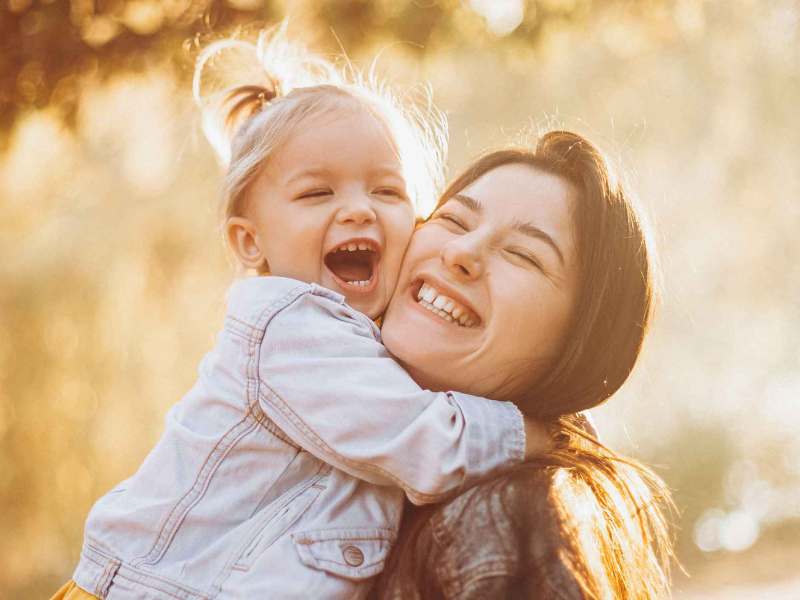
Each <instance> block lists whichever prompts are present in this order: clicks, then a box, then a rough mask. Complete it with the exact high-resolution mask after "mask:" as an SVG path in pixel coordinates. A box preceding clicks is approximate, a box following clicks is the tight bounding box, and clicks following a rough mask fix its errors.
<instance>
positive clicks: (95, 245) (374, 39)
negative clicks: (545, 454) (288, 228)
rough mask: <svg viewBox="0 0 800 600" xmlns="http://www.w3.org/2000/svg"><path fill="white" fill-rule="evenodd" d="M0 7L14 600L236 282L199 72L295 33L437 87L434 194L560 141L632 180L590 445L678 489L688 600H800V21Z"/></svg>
mask: <svg viewBox="0 0 800 600" xmlns="http://www.w3.org/2000/svg"><path fill="white" fill-rule="evenodd" d="M0 2H1V4H0V50H1V51H0V257H2V260H0V448H2V454H0V507H1V508H0V530H2V531H3V533H4V534H3V535H2V536H0V589H3V590H4V591H3V594H2V595H3V596H5V597H8V598H46V597H48V595H49V594H50V593H52V592H53V591H54V590H55V589H56V588H57V587H58V585H60V583H61V582H62V581H63V580H65V579H67V578H68V577H69V575H70V573H71V569H72V568H73V566H74V564H75V562H76V560H77V556H78V552H79V548H80V541H81V533H82V526H83V520H84V518H85V515H86V513H87V511H88V509H89V507H90V506H91V504H92V502H93V501H94V500H95V499H96V498H97V497H98V496H100V495H101V494H102V493H104V492H105V491H107V490H108V489H110V488H111V487H112V486H113V485H114V484H115V483H116V482H117V481H119V480H120V479H122V478H124V477H126V476H128V475H129V474H130V473H131V472H132V471H133V470H134V469H135V468H136V467H137V466H138V464H139V463H140V461H141V460H142V458H143V456H144V455H145V453H146V452H147V451H148V450H149V448H150V447H151V445H152V444H153V443H154V441H155V440H156V439H157V437H158V435H159V433H160V431H161V427H162V419H163V416H164V413H165V412H166V410H167V408H168V407H169V406H170V405H171V404H172V403H173V402H175V401H176V400H177V399H178V398H179V397H180V396H181V395H182V394H183V392H185V391H186V389H188V387H189V386H190V385H191V383H192V381H193V380H194V377H195V368H196V365H197V362H198V360H199V359H200V357H201V356H202V355H203V353H204V352H205V351H207V350H208V349H209V348H210V346H211V344H212V341H213V335H214V333H215V331H216V330H217V328H218V327H219V325H220V322H221V314H222V310H223V304H222V303H223V297H224V291H225V289H226V287H227V286H228V284H229V283H230V281H231V278H232V269H231V267H230V265H229V263H228V261H227V258H226V254H225V252H224V249H223V246H222V242H221V239H220V237H219V234H218V230H217V209H216V206H217V205H216V202H217V190H218V187H219V181H220V177H219V176H220V173H219V170H218V168H217V166H216V164H215V162H214V160H213V157H212V154H211V151H210V149H209V147H208V146H207V144H206V143H205V141H204V139H203V138H202V135H201V133H200V129H199V121H198V115H197V113H196V110H195V109H194V107H193V104H192V102H191V97H190V85H189V78H190V76H191V71H192V63H193V60H194V58H195V57H196V55H197V43H198V42H203V41H204V40H208V39H213V38H214V37H215V36H217V35H220V34H222V33H225V32H226V31H230V28H231V27H234V26H236V25H237V24H246V29H253V25H252V23H253V22H254V21H259V22H262V23H263V22H268V23H269V22H274V21H275V20H277V19H280V18H282V17H283V16H285V15H287V14H289V15H291V17H292V21H291V29H292V30H294V31H295V32H296V34H297V35H298V36H299V37H300V38H302V39H304V40H305V41H306V42H307V43H308V44H309V45H310V46H311V47H313V48H315V49H317V50H319V51H322V52H326V53H334V52H337V51H338V50H339V49H340V45H341V47H343V48H344V49H345V50H346V51H347V53H348V54H349V55H350V57H351V58H352V60H353V61H354V62H355V63H357V64H360V65H368V64H369V62H370V61H371V59H372V58H373V57H374V56H375V55H376V53H378V52H381V53H382V54H381V58H380V60H379V62H378V71H379V72H380V73H382V74H383V75H385V76H387V77H389V78H390V79H391V80H393V81H394V82H395V83H396V84H398V85H400V86H411V85H414V84H416V83H418V82H421V81H428V82H430V84H431V86H432V89H433V92H434V100H435V102H436V103H437V104H438V105H439V106H440V107H441V108H442V109H443V110H445V111H446V112H447V114H448V117H449V121H450V131H451V135H450V148H451V151H450V167H451V170H450V173H451V175H453V174H455V173H457V172H458V170H459V169H460V168H461V167H462V166H464V165H465V164H466V163H467V162H468V161H469V160H470V158H472V157H474V156H475V155H477V154H478V153H480V152H481V151H482V150H484V149H486V148H488V147H496V146H499V145H502V144H504V143H506V142H508V141H518V140H519V139H521V138H520V137H519V132H520V131H524V130H528V131H530V130H532V129H534V130H535V128H536V127H545V128H546V127H549V126H564V127H567V128H573V129H576V130H578V131H580V132H582V133H584V134H586V135H588V136H589V137H590V138H591V139H593V140H595V141H596V142H597V143H598V144H599V145H600V146H602V147H604V148H605V149H606V150H607V151H609V152H610V154H611V155H612V156H613V157H614V159H615V160H616V161H617V162H618V163H620V164H621V165H622V166H623V168H624V170H625V172H626V173H627V175H628V179H629V180H630V182H631V184H632V186H633V188H634V189H635V190H636V191H637V192H638V195H639V196H640V197H641V200H642V203H643V205H644V206H645V207H646V208H647V210H648V212H649V214H650V217H651V220H652V221H653V223H654V225H655V230H656V237H657V240H658V245H659V248H660V254H661V262H662V267H663V272H664V275H663V288H664V289H663V292H664V293H663V301H662V304H661V307H660V310H659V315H658V318H657V321H656V325H655V328H654V331H653V333H652V335H651V337H650V339H649V343H648V345H647V349H646V352H645V355H644V357H643V359H642V360H641V361H640V364H639V367H638V368H637V370H636V372H635V375H634V376H633V378H632V379H631V381H630V382H629V383H628V384H627V385H626V386H625V387H624V388H623V390H622V391H621V392H620V393H618V394H617V395H616V396H615V397H613V398H612V399H611V400H610V401H609V402H608V403H607V404H606V405H605V406H604V407H602V408H601V409H599V410H598V411H597V413H598V420H599V422H600V426H601V430H602V433H603V435H604V437H605V439H606V440H607V441H608V443H609V444H610V445H612V446H614V447H615V448H618V449H620V450H622V451H624V452H627V453H629V454H632V455H634V456H636V457H638V458H641V459H643V460H645V461H647V462H649V463H650V464H653V465H655V466H656V468H657V470H658V471H659V473H661V475H662V476H663V477H664V478H665V479H666V480H667V481H668V482H669V484H670V485H671V487H672V488H673V489H674V492H675V499H676V502H677V504H678V507H679V509H680V514H679V516H678V517H677V524H678V529H677V535H678V553H679V557H680V560H681V561H682V564H683V566H684V568H685V570H686V571H687V573H686V574H684V573H680V572H678V573H677V575H676V578H675V586H674V587H675V596H676V597H677V598H684V599H691V600H695V599H700V598H703V599H705V598H720V599H722V598H724V599H726V600H728V599H733V600H737V599H744V598H747V599H751V598H752V599H762V598H787V599H788V598H800V579H798V571H797V564H798V562H800V437H799V436H798V429H800V358H799V356H800V354H799V353H798V347H800V261H799V260H798V259H799V258H800V235H798V230H799V228H800V119H798V116H797V113H798V107H800V0H764V1H756V0H639V1H634V0H625V1H624V0H606V1H600V0H494V1H492V0H464V1H461V2H459V1H457V0H413V1H412V0H375V1H365V0H353V1H343V0H342V1H335V0H321V1H316V2H312V1H305V2H303V1H297V2H288V1H287V2H277V1H273V2H269V1H266V2H265V1H261V0H227V1H219V0H214V1H209V0H165V1H163V2H156V1H154V0H107V1H103V0H98V1H93V0H71V1H67V0H0ZM6 594H7V595H6Z"/></svg>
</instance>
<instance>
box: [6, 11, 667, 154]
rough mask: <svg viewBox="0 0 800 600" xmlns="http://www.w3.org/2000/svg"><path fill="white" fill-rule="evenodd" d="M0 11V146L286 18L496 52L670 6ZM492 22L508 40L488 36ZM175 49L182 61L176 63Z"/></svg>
mask: <svg viewBox="0 0 800 600" xmlns="http://www.w3.org/2000/svg"><path fill="white" fill-rule="evenodd" d="M0 2H3V4H2V5H1V6H0V40H1V41H0V139H7V138H8V135H7V134H8V132H9V130H10V129H11V127H12V126H13V124H14V122H15V121H16V119H17V118H18V117H19V115H20V114H22V113H23V112H25V111H26V110H28V109H31V108H43V107H45V106H54V107H57V108H58V110H59V111H60V112H61V114H62V116H63V119H64V121H65V122H66V123H67V124H71V123H72V121H73V120H74V116H75V110H76V107H77V103H78V101H79V95H80V82H81V78H83V77H85V76H99V77H107V76H108V75H110V74H112V73H117V72H120V71H142V70H144V69H146V68H147V66H148V65H151V64H152V63H153V62H155V61H157V60H163V59H164V58H165V57H173V58H175V62H176V71H177V72H178V73H182V74H186V73H188V72H190V70H191V69H190V68H188V67H187V65H188V59H189V58H190V57H191V52H190V50H191V48H192V45H193V40H198V39H202V38H203V37H204V36H211V35H214V34H215V33H217V32H222V31H228V30H230V29H231V28H233V27H235V26H237V25H247V24H249V23H253V22H260V23H270V22H275V21H276V20H278V19H280V18H282V17H283V15H284V14H287V13H288V14H296V13H299V14H301V15H303V18H304V19H307V21H308V23H310V24H311V26H316V27H317V28H318V29H320V30H325V29H332V30H333V31H334V32H335V37H336V38H338V40H341V43H342V45H343V47H344V48H345V49H346V50H347V52H348V53H358V52H359V50H361V49H364V48H365V47H366V46H368V45H369V44H370V43H372V42H374V41H375V40H381V39H382V40H386V39H392V40H400V41H403V42H408V43H409V46H410V47H412V48H416V49H417V51H420V52H422V51H425V49H427V48H428V47H429V46H430V45H431V44H434V45H435V44H438V43H449V44H452V45H454V47H456V48H457V47H461V46H469V45H474V44H481V43H487V42H488V43H496V42H497V40H498V38H499V37H503V38H504V40H513V41H517V42H521V43H525V44H531V45H533V44H536V43H537V41H538V39H539V38H540V35H541V32H542V30H543V28H544V27H545V26H546V25H547V24H550V23H552V22H554V21H565V22H575V21H581V20H582V19H583V18H585V17H586V16H587V15H588V13H589V12H590V11H591V10H593V9H596V8H598V7H599V6H600V5H603V6H604V7H607V6H609V5H612V4H613V5H623V6H624V5H628V6H629V7H633V8H635V9H636V10H638V11H639V12H640V13H643V12H646V11H647V10H648V8H647V7H652V6H654V5H657V4H663V3H665V2H667V0H643V1H640V2H631V0H606V1H605V2H600V1H599V0H319V1H311V0H285V1H283V2H281V1H279V0H0ZM498 7H500V9H498ZM498 10H499V11H500V12H498ZM503 11H505V12H503ZM491 19H495V20H496V21H497V23H499V25H498V26H502V27H506V28H507V31H502V32H501V33H500V34H498V33H497V31H495V32H494V35H493V34H492V32H491V31H490V29H491V25H492V24H493V21H492V20H491ZM504 19H505V20H504ZM509 19H510V21H509ZM487 25H489V27H487ZM330 37H333V36H330ZM181 45H183V47H184V48H185V49H186V50H187V52H185V53H178V54H180V57H175V49H176V48H179V47H181ZM0 145H2V144H1V143H0Z"/></svg>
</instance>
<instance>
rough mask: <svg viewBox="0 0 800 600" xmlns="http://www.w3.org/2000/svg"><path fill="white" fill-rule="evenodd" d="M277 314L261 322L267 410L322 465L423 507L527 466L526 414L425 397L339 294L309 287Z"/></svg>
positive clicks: (464, 399)
mask: <svg viewBox="0 0 800 600" xmlns="http://www.w3.org/2000/svg"><path fill="white" fill-rule="evenodd" d="M268 310H269V311H271V314H269V315H266V316H262V318H261V319H260V320H261V321H262V322H266V324H265V325H264V337H263V341H262V343H261V346H260V349H259V352H260V355H259V357H258V376H259V377H258V397H259V402H260V404H261V406H262V407H263V409H264V410H265V412H266V413H267V414H268V416H269V417H270V418H271V419H272V420H273V421H274V422H275V423H276V424H277V425H278V426H279V427H280V428H281V429H282V430H283V431H284V432H285V433H286V434H287V435H288V436H289V437H290V438H292V439H293V440H294V441H295V442H296V443H297V444H298V445H300V446H302V447H303V448H305V449H306V450H307V451H308V452H310V453H312V454H314V455H315V456H317V457H318V458H320V459H321V460H324V461H325V462H327V463H329V464H331V465H333V466H335V467H337V468H339V469H341V470H343V471H345V472H347V473H349V474H351V475H353V476H355V477H358V478H360V479H364V480H366V481H370V482H372V483H376V484H385V485H396V486H399V487H401V488H402V489H403V490H404V491H405V492H406V495H407V496H408V498H409V500H411V501H412V502H414V503H415V504H424V503H429V502H436V501H439V500H441V499H442V498H443V497H444V496H445V495H446V494H448V493H450V492H453V491H455V490H458V489H459V488H461V487H462V486H464V485H466V484H467V483H471V482H474V481H475V480H477V479H479V478H481V477H484V476H486V475H487V474H489V473H491V472H494V471H496V470H497V469H499V468H502V467H509V466H512V465H514V464H516V463H519V462H521V461H522V460H523V457H524V453H525V423H524V421H523V418H522V415H521V414H520V412H519V410H518V409H517V408H516V406H514V405H513V404H511V403H508V402H496V401H492V400H486V399H484V398H478V397H475V396H470V395H468V394H461V393H458V392H446V393H445V392H440V393H436V392H431V391H427V390H423V389H421V388H420V387H419V386H418V385H417V384H416V383H415V382H414V381H413V380H412V379H411V377H410V376H409V375H408V373H406V371H405V370H404V369H403V368H402V367H400V365H398V363H397V362H396V361H395V360H394V359H393V358H391V356H390V355H389V353H388V352H387V351H386V349H385V348H384V347H383V345H382V344H381V343H380V341H379V333H378V330H377V328H375V326H374V324H373V323H372V322H371V321H370V320H369V319H368V318H367V317H366V316H364V315H362V314H361V313H358V312H356V311H354V310H353V309H352V308H350V307H348V306H347V305H345V304H344V302H343V300H342V298H341V296H339V295H338V294H334V293H332V292H330V291H328V290H326V289H324V288H320V287H318V286H308V287H306V288H305V291H301V292H299V293H296V294H290V295H288V296H286V297H285V298H284V300H283V302H280V303H277V305H276V303H273V304H272V305H271V306H270V308H269V309H268ZM420 343H424V340H420ZM529 450H530V449H529Z"/></svg>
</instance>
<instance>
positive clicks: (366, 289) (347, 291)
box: [325, 263, 380, 296]
mask: <svg viewBox="0 0 800 600" xmlns="http://www.w3.org/2000/svg"><path fill="white" fill-rule="evenodd" d="M378 264H379V263H376V264H375V265H373V269H372V276H371V277H370V278H369V282H368V283H367V284H366V285H360V284H356V283H350V282H349V281H345V280H344V279H342V278H341V277H339V276H337V275H336V273H334V272H333V271H331V270H330V269H329V268H328V267H327V265H326V266H325V270H326V271H328V273H329V274H330V276H331V278H332V279H333V281H334V282H335V283H336V285H337V286H338V287H339V289H340V290H341V291H342V293H343V294H344V295H345V296H347V295H367V294H370V293H372V292H373V291H375V289H376V288H377V287H378V280H379V279H380V269H378Z"/></svg>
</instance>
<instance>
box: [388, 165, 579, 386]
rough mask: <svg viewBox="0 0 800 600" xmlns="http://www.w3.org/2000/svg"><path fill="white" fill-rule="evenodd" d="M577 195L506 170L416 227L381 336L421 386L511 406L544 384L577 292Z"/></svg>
mask: <svg viewBox="0 0 800 600" xmlns="http://www.w3.org/2000/svg"><path fill="white" fill-rule="evenodd" d="M575 195H576V191H575V189H574V188H573V186H572V185H571V184H570V183H569V182H567V181H566V180H564V179H562V178H560V177H557V176H555V175H552V174H549V173H546V172H544V171H541V170H538V169H536V168H535V167H532V166H529V165H524V164H508V165H503V166H500V167H497V168H495V169H493V170H491V171H489V172H488V173H486V174H484V175H483V176H481V177H480V178H479V179H477V180H476V181H474V182H473V183H472V184H470V185H469V186H467V187H466V188H464V189H463V190H461V192H460V193H457V194H456V195H455V196H453V197H452V198H450V199H449V200H448V201H447V202H446V203H445V204H444V205H442V206H441V207H440V208H439V209H438V210H437V211H436V212H435V213H434V214H433V216H432V217H431V219H430V220H429V221H428V222H426V223H425V224H423V225H422V226H420V227H419V228H418V229H417V231H416V232H415V233H414V236H413V238H412V240H411V244H410V246H409V248H408V251H407V253H406V256H405V260H404V263H403V268H402V271H401V273H400V279H399V283H398V287H397V290H396V292H395V295H394V297H393V298H392V301H391V303H390V305H389V309H388V311H387V313H386V316H385V319H384V323H383V329H382V337H383V341H384V344H385V345H386V347H387V348H388V349H389V351H390V352H392V353H393V354H394V355H395V356H396V357H397V358H398V359H399V360H400V361H401V362H402V363H403V365H404V366H405V367H406V369H407V370H408V371H409V373H410V374H411V375H412V376H413V377H414V378H415V379H416V380H417V382H418V383H420V385H422V386H424V387H427V388H430V389H436V390H444V389H457V390H459V391H464V392H467V393H471V394H476V395H481V396H486V397H491V398H495V399H498V400H501V399H515V398H517V397H520V396H522V395H523V394H524V393H525V391H526V390H527V389H529V388H530V386H531V385H532V384H533V383H535V381H536V379H537V378H538V377H540V376H541V375H542V373H543V370H544V369H546V368H547V367H548V365H549V364H550V363H551V362H552V361H553V360H554V359H555V357H556V356H557V355H558V352H559V350H560V348H561V343H562V340H563V337H564V333H565V331H566V329H567V327H568V325H569V321H570V316H571V312H572V307H573V304H574V298H575V294H576V287H577V280H578V272H577V270H578V269H577V264H576V252H575V240H574V234H573V220H572V217H571V211H572V210H573V204H574V198H575Z"/></svg>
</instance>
